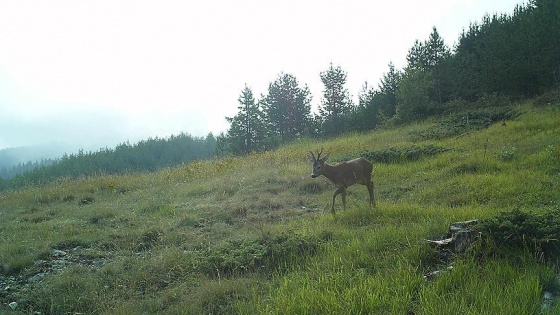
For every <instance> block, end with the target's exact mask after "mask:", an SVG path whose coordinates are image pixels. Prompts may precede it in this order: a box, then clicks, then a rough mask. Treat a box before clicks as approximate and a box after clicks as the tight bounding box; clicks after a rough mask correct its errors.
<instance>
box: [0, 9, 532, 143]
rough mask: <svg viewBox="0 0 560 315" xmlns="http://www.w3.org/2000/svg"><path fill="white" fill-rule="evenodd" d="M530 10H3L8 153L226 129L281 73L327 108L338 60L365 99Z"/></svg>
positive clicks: (0, 130) (1, 121)
mask: <svg viewBox="0 0 560 315" xmlns="http://www.w3.org/2000/svg"><path fill="white" fill-rule="evenodd" d="M521 3H523V2H522V0H492V1H488V0H423V1H409V0H391V1H389V0H387V1H374V0H369V1H367V0H364V1H361V0H359V1H358V0H341V1H328V0H322V1H312V0H299V1H296V0H282V1H267V0H237V1H231V0H230V1H227V0H223V1H222V0H220V1H217V0H205V1H202V0H188V1H187V0H184V1H155V0H153V1H152V0H150V1H142V0H124V1H118V0H116V1H110V0H107V1H85V0H84V1H79V0H67V1H65V0H62V1H56V0H55V1H43V0H37V1H26V0H17V1H12V0H0V149H2V148H6V147H17V146H24V145H33V144H45V143H51V142H58V143H64V144H69V145H73V146H81V147H83V148H85V149H92V150H96V149H98V148H100V147H105V146H108V147H112V146H114V145H116V144H117V143H120V142H123V141H126V140H130V141H131V142H136V141H138V140H141V139H147V138H148V137H155V136H159V137H166V136H169V135H171V134H178V133H180V132H187V133H189V134H191V135H194V136H205V135H206V134H208V132H213V133H214V134H217V133H219V132H220V131H226V130H227V128H228V124H227V122H226V121H225V118H224V117H225V116H233V115H235V113H236V112H237V106H238V102H237V99H238V97H239V95H240V93H241V90H242V89H243V88H244V86H245V84H247V85H248V86H249V87H250V88H251V89H252V90H253V93H254V95H255V97H256V98H259V97H260V95H261V94H265V93H266V92H267V88H268V84H269V83H270V82H272V81H274V80H275V79H276V78H277V76H278V74H280V73H281V72H285V73H290V74H293V75H294V76H295V77H296V78H297V79H298V81H299V83H300V85H301V86H303V85H304V84H307V85H308V86H309V87H310V89H311V93H312V95H313V106H314V108H316V107H317V105H318V104H319V103H320V100H321V96H322V89H323V86H322V83H321V81H320V77H319V73H320V72H321V71H324V70H326V69H327V68H328V67H329V64H330V63H331V62H332V63H333V65H335V66H340V67H342V69H343V70H345V71H346V72H347V73H348V82H347V86H346V87H347V88H348V89H349V91H350V93H351V94H352V95H353V96H354V98H356V97H357V95H358V93H359V91H360V90H361V88H362V86H363V85H364V83H365V82H366V81H367V82H368V84H369V85H370V86H377V84H378V82H379V80H380V77H381V76H382V74H383V73H385V72H387V70H388V66H387V65H388V63H389V62H390V61H393V62H394V63H395V65H396V67H397V68H399V69H401V68H402V67H404V66H405V64H406V60H405V57H406V54H407V52H408V49H409V48H410V47H412V45H413V43H414V40H416V39H418V40H421V41H423V40H426V39H427V38H428V36H429V34H430V33H431V30H432V27H433V26H435V27H437V29H438V31H439V33H440V35H442V37H443V38H444V40H445V42H446V44H447V45H448V46H450V47H452V46H453V44H454V43H455V41H456V40H457V39H458V37H459V34H460V33H461V31H462V29H463V28H467V27H468V25H469V23H470V22H475V21H480V20H481V19H482V17H483V16H484V14H486V13H490V14H492V13H495V12H498V13H507V14H511V13H512V12H513V9H514V7H515V6H516V4H521Z"/></svg>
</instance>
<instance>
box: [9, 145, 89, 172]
mask: <svg viewBox="0 0 560 315" xmlns="http://www.w3.org/2000/svg"><path fill="white" fill-rule="evenodd" d="M77 150H78V148H76V147H73V146H69V145H65V144H62V143H50V144H42V145H33V146H24V147H16V148H7V149H2V150H0V168H2V167H6V168H9V167H12V166H14V165H18V164H19V163H27V162H29V161H32V162H35V161H40V160H41V159H56V158H60V157H62V156H63V155H64V153H72V152H74V151H77Z"/></svg>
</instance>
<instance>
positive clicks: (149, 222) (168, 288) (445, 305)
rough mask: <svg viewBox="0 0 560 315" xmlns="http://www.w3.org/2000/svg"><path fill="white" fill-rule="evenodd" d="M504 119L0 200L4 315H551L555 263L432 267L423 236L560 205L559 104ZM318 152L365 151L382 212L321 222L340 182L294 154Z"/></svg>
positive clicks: (363, 200)
mask: <svg viewBox="0 0 560 315" xmlns="http://www.w3.org/2000/svg"><path fill="white" fill-rule="evenodd" d="M499 111H501V113H506V112H507V113H515V114H508V115H505V116H503V119H502V120H503V122H502V121H500V122H497V123H492V124H490V123H485V124H484V125H483V127H480V128H474V127H476V126H475V124H476V119H473V118H475V116H476V115H474V114H472V115H471V114H470V113H468V112H465V113H464V115H463V116H456V117H455V118H456V119H455V120H453V119H448V120H441V119H433V120H428V121H425V122H422V123H415V124H411V125H406V126H397V127H393V128H387V129H380V130H376V131H373V132H368V133H364V134H348V135H343V136H341V137H338V138H336V139H331V140H310V139H308V140H301V141H298V142H295V143H292V144H289V145H286V146H284V147H281V148H279V149H277V150H274V151H270V152H264V153H254V154H251V155H249V156H245V157H226V158H221V159H215V160H207V161H198V162H193V163H189V164H186V165H182V166H179V167H173V168H167V169H164V170H162V171H158V172H155V173H134V174H125V175H118V176H117V175H115V176H109V175H106V176H98V177H92V178H82V179H79V180H69V179H60V180H58V181H56V182H54V183H51V184H48V185H45V186H42V187H29V188H25V189H19V190H16V191H9V192H5V193H2V194H1V195H0V217H1V220H0V312H6V313H10V314H39V313H40V314H558V313H560V305H558V304H559V303H555V304H554V305H552V306H551V307H549V308H547V309H543V308H542V305H543V292H545V291H549V292H553V293H556V292H557V291H558V290H559V289H560V288H559V287H558V286H559V284H558V280H557V279H556V277H557V275H558V264H557V261H555V260H554V259H553V260H551V259H544V258H543V257H541V256H540V255H536V254H535V252H534V251H531V250H530V249H527V248H509V247H502V246H497V245H492V244H488V243H482V242H481V243H479V244H477V245H476V246H475V247H474V248H473V249H472V250H470V251H469V252H467V253H466V254H464V255H458V256H457V257H453V259H452V260H444V259H442V258H441V257H440V256H439V255H438V253H437V252H436V251H435V250H434V249H433V248H431V247H429V246H428V245H427V244H426V242H425V241H424V240H425V239H437V238H440V237H441V236H443V235H445V233H446V232H447V229H448V227H449V225H450V224H451V223H453V222H457V221H463V220H470V219H486V218H492V217H494V216H496V215H497V214H499V213H503V212H508V211H513V210H520V211H523V212H527V213H536V214H542V213H549V212H553V211H560V209H559V208H560V137H559V136H558V135H560V108H559V107H558V106H557V105H554V106H553V105H541V106H535V105H533V104H532V103H531V102H524V103H518V104H514V105H511V106H510V107H508V108H507V111H505V110H504V109H503V108H502V109H499ZM473 113H474V112H473ZM457 117H458V118H457ZM469 117H470V118H469ZM320 148H324V150H325V152H327V151H328V152H331V158H330V161H331V162H335V161H337V160H342V159H346V158H350V157H357V156H360V155H362V156H367V157H369V158H371V159H372V162H373V164H374V175H373V180H374V184H375V194H376V199H377V206H376V207H374V208H372V207H370V206H369V205H368V194H367V190H366V188H365V187H364V186H353V187H351V188H350V189H349V194H348V197H347V203H348V209H347V210H346V211H342V204H341V200H340V197H339V199H337V204H336V209H337V212H336V214H332V213H331V212H330V202H331V195H332V192H333V191H334V189H335V188H334V186H333V185H332V184H331V183H330V182H328V180H327V179H325V178H324V177H320V178H317V179H311V178H310V173H311V164H310V163H309V162H308V161H307V157H306V155H307V152H309V151H310V150H313V151H315V150H319V149H320ZM449 267H452V270H450V271H447V272H442V273H441V274H439V275H438V276H437V277H434V278H433V279H429V280H425V279H424V275H425V274H426V273H429V272H432V271H436V270H448V269H450V268H449ZM11 302H17V308H15V309H14V310H12V309H11V308H10V307H9V303H11ZM37 312H39V313H37Z"/></svg>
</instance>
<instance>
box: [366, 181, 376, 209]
mask: <svg viewBox="0 0 560 315" xmlns="http://www.w3.org/2000/svg"><path fill="white" fill-rule="evenodd" d="M373 188H374V186H373V182H369V185H367V189H368V192H369V205H370V206H371V205H373V206H374V207H375V195H374V193H373Z"/></svg>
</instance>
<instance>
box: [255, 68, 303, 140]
mask: <svg viewBox="0 0 560 315" xmlns="http://www.w3.org/2000/svg"><path fill="white" fill-rule="evenodd" d="M262 107H263V113H264V116H265V118H266V122H267V124H268V126H267V130H268V131H269V132H270V136H271V137H273V138H275V137H277V138H278V139H279V140H280V141H288V140H292V139H296V138H298V137H300V136H302V135H304V134H306V133H308V132H309V123H310V120H311V116H310V113H311V93H310V92H309V88H308V87H307V85H306V86H304V87H300V86H299V83H298V81H297V79H296V77H295V76H293V75H291V74H285V73H281V74H280V75H279V76H278V78H277V79H276V80H275V81H274V82H272V83H270V84H269V86H268V94H267V95H266V96H265V97H264V98H263V100H262ZM269 141H274V140H271V139H269Z"/></svg>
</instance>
